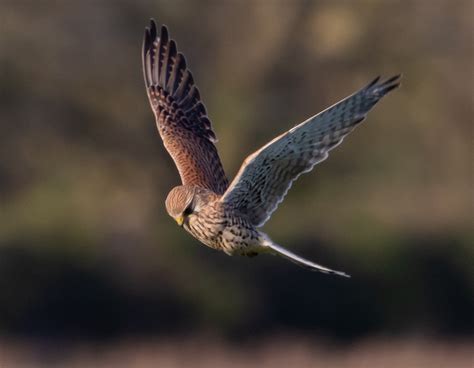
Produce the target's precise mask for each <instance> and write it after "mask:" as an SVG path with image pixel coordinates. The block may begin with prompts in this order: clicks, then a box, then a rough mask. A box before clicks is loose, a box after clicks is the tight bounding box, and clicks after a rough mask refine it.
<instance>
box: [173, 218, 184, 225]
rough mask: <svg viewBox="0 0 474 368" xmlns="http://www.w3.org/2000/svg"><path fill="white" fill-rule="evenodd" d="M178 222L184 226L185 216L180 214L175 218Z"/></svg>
mask: <svg viewBox="0 0 474 368" xmlns="http://www.w3.org/2000/svg"><path fill="white" fill-rule="evenodd" d="M175 220H176V222H177V223H178V225H179V226H183V223H184V216H178V217H176V218H175Z"/></svg>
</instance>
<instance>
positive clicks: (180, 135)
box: [142, 20, 228, 194]
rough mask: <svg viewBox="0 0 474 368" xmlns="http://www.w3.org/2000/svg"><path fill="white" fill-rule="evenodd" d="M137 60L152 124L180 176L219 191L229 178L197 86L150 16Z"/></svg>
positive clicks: (164, 34)
mask: <svg viewBox="0 0 474 368" xmlns="http://www.w3.org/2000/svg"><path fill="white" fill-rule="evenodd" d="M142 61H143V75H144V78H145V85H146V89H147V93H148V98H149V100H150V104H151V107H152V109H153V112H154V113H155V118H156V125H157V127H158V131H159V133H160V135H161V138H162V139H163V143H164V145H165V147H166V149H167V150H168V152H169V154H170V155H171V157H172V158H173V160H174V162H175V164H176V167H177V168H178V171H179V174H180V176H181V181H182V182H183V184H185V185H186V184H189V185H197V186H200V187H204V188H207V189H210V190H212V191H214V192H216V193H219V194H222V193H224V191H225V190H226V188H227V185H228V182H227V178H226V176H225V173H224V169H223V168H222V164H221V162H220V159H219V155H218V154H217V150H216V147H215V146H214V143H215V142H216V141H217V140H216V136H215V134H214V132H213V131H212V127H211V122H210V120H209V118H208V116H207V113H206V108H205V107H204V104H203V103H202V102H201V98H200V95H199V90H198V89H197V87H196V86H195V84H194V80H193V76H192V74H191V72H190V71H189V69H188V68H187V66H186V61H185V58H184V55H183V54H181V53H179V52H178V51H177V48H176V42H175V41H174V40H172V39H170V38H169V36H168V30H167V28H166V27H165V26H162V27H161V31H160V35H158V34H157V30H156V24H155V22H154V21H153V20H152V21H151V25H150V28H146V30H145V38H144V40H143V53H142Z"/></svg>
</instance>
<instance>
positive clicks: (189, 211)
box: [183, 206, 193, 216]
mask: <svg viewBox="0 0 474 368" xmlns="http://www.w3.org/2000/svg"><path fill="white" fill-rule="evenodd" d="M191 213H193V209H192V207H191V206H188V207H186V209H185V210H184V212H183V215H184V216H188V215H190V214H191Z"/></svg>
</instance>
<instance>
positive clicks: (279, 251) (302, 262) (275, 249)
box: [265, 241, 351, 278]
mask: <svg viewBox="0 0 474 368" xmlns="http://www.w3.org/2000/svg"><path fill="white" fill-rule="evenodd" d="M265 245H266V246H267V247H268V248H270V249H271V253H273V254H276V255H279V256H281V257H283V258H286V259H288V260H290V261H291V262H293V263H296V264H297V265H299V266H301V267H304V268H307V269H309V270H310V271H318V272H322V273H326V274H333V275H338V276H342V277H349V278H350V277H351V276H350V275H348V274H347V273H344V272H342V271H336V270H332V269H330V268H327V267H324V266H322V265H320V264H317V263H314V262H311V261H309V260H307V259H304V258H303V257H300V256H298V255H296V254H294V253H292V252H290V251H289V250H287V249H285V248H283V247H281V246H279V245H277V244H275V243H273V242H271V241H266V242H265Z"/></svg>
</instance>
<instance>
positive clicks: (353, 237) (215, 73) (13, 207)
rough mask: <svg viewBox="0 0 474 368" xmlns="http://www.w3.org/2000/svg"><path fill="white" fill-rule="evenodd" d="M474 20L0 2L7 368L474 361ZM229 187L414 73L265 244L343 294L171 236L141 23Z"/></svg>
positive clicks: (170, 177)
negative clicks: (155, 26)
mask: <svg viewBox="0 0 474 368" xmlns="http://www.w3.org/2000/svg"><path fill="white" fill-rule="evenodd" d="M473 10H474V9H473V3H472V1H469V0H466V1H463V0H455V1H429V0H424V1H423V0H422V1H395V0H394V1H254V2H251V1H229V2H221V1H217V0H216V1H199V2H197V1H196V2H185V1H157V0H153V1H151V0H150V1H149V0H139V1H82V2H76V1H53V0H51V1H46V0H44V1H33V0H31V1H27V0H20V1H8V0H3V1H2V2H0V50H1V52H0V97H1V98H0V124H1V127H2V134H0V367H5V368H7V367H8V368H10V367H30V366H31V367H86V366H87V367H156V366H159V367H191V366H198V367H214V366H215V367H240V366H259V367H262V366H266V367H289V366H294V367H316V366H320V367H371V366H384V367H392V366H393V367H401V366H403V367H432V366H437V367H454V366H456V367H463V366H466V367H471V366H472V365H471V364H472V362H473V359H474V352H473V351H474V344H473V342H474V339H473V337H474V334H473V332H474V329H473V325H474V324H473V310H474V305H473V304H474V290H473V289H474V272H473V259H474V248H473V240H474V236H473V230H472V217H473V191H472V188H473V177H472V173H473V171H472V158H473V157H474V156H473V146H472V144H473V130H472V117H473V108H472V106H473V105H472V103H473V75H474V74H473V45H474V43H473V14H474V11H473ZM151 17H153V18H155V19H156V20H157V21H158V23H165V24H167V25H168V27H169V29H170V32H171V35H172V37H173V38H174V39H176V40H177V42H178V47H179V49H180V50H181V51H182V52H184V54H185V55H186V57H187V60H188V64H189V65H190V67H191V70H192V71H193V73H194V76H195V80H196V82H197V84H198V86H199V87H200V90H201V95H202V97H203V100H204V102H205V103H206V105H207V109H208V112H209V116H210V118H211V120H212V122H213V126H214V130H215V131H216V134H217V136H218V137H219V143H218V149H219V152H220V154H221V157H222V161H223V164H224V167H225V168H226V170H227V173H228V176H229V178H232V177H233V176H234V174H235V173H236V172H237V170H238V168H239V166H240V164H241V163H242V161H243V159H244V158H245V157H246V156H247V155H248V154H249V153H251V152H253V151H254V150H256V149H257V148H259V147H260V146H261V145H263V144H265V143H266V142H268V141H269V140H270V139H272V138H273V137H275V136H276V135H278V134H280V133H281V132H283V131H285V130H287V129H289V128H290V127H292V126H293V125H295V124H297V123H299V122H301V121H303V120H305V119H306V118H307V117H309V116H311V115H313V114H315V113H317V112H319V111H320V110H322V109H324V108H326V107H327V106H329V105H331V104H333V103H335V102H336V101H338V100H339V99H341V98H343V97H345V96H347V95H349V94H350V93H352V92H354V91H355V90H357V89H358V88H360V87H362V86H364V85H365V84H366V83H367V82H369V81H370V80H372V79H373V78H374V77H375V76H377V75H378V74H382V75H384V76H387V77H388V76H391V75H393V74H397V73H399V72H403V75H404V76H403V81H402V87H401V88H400V89H399V90H396V91H395V92H394V93H393V94H391V95H390V96H389V97H387V98H385V99H384V100H383V101H382V102H381V103H380V104H379V105H377V107H376V108H375V109H374V111H373V112H372V113H371V114H370V116H369V118H368V120H367V121H366V123H364V124H363V125H362V126H361V127H360V128H358V129H357V130H356V131H355V132H354V133H353V134H352V135H351V136H350V137H349V138H348V139H346V140H345V142H344V144H343V145H341V146H340V147H339V148H338V149H337V150H335V151H333V154H332V155H331V156H330V158H329V159H328V160H327V161H325V162H324V163H322V164H321V165H319V166H317V167H316V168H315V170H314V171H313V172H312V173H311V174H309V175H305V176H303V177H301V178H300V179H299V180H298V182H297V183H296V185H294V186H293V189H292V190H291V192H290V193H289V195H288V197H287V199H286V200H285V202H284V203H282V205H281V206H280V207H279V210H278V211H277V212H276V213H275V215H274V216H273V218H272V219H271V220H270V221H269V222H268V224H267V225H266V226H265V228H264V231H266V232H267V233H269V234H271V236H272V238H273V239H274V240H275V241H276V242H277V243H280V244H282V245H284V246H287V247H288V248H290V249H291V250H294V251H295V252H297V253H300V254H302V255H304V256H306V257H308V258H310V259H313V260H315V261H318V262H320V263H322V264H326V265H328V266H331V267H333V268H335V269H341V270H344V271H346V272H347V273H349V274H351V275H352V279H348V280H346V279H342V278H337V277H328V276H326V275H322V274H318V273H310V272H308V271H306V270H304V269H301V268H299V267H297V266H295V265H293V264H291V263H289V262H287V261H285V260H281V259H278V258H274V257H269V256H267V257H265V256H260V257H256V258H253V259H248V258H240V257H227V256H225V255H224V254H222V253H218V252H215V251H212V250H210V249H208V248H206V247H204V246H202V245H201V244H199V243H198V242H197V241H196V240H194V239H193V238H191V237H190V236H189V235H188V234H186V233H185V232H183V231H182V229H180V228H179V227H178V226H176V224H175V223H174V221H173V220H172V219H171V218H170V217H168V215H167V214H166V211H165V208H164V200H165V198H166V195H167V193H168V191H169V190H170V189H171V188H172V187H173V186H175V185H177V184H178V183H179V177H178V174H177V171H176V169H175V167H174V164H173V162H172V161H171V159H170V158H169V156H168V154H167V153H166V151H165V150H164V148H163V145H162V142H161V140H160V139H159V136H158V134H157V131H156V128H155V123H154V118H153V115H152V112H151V110H150V108H149V105H148V101H147V98H146V94H145V89H144V85H143V80H142V71H141V59H140V58H141V56H140V49H141V42H142V35H143V30H144V27H145V26H147V25H148V20H149V18H151Z"/></svg>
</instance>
